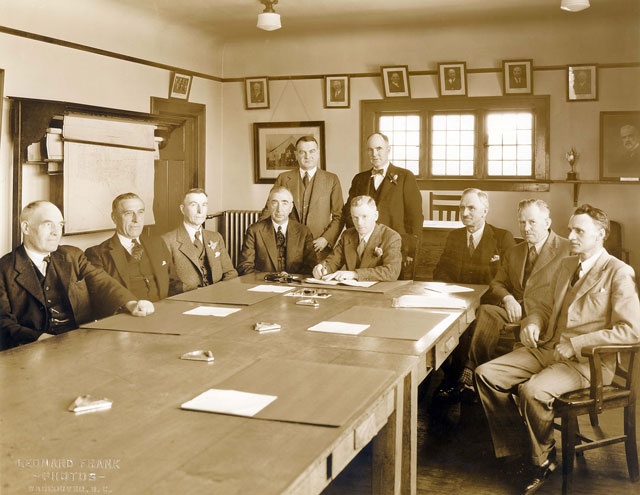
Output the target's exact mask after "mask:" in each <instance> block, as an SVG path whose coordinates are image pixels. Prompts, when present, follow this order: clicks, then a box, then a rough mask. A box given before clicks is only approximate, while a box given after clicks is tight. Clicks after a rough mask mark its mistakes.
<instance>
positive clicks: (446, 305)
mask: <svg viewBox="0 0 640 495" xmlns="http://www.w3.org/2000/svg"><path fill="white" fill-rule="evenodd" d="M391 306H393V307H394V308H442V309H465V308H466V307H467V302H466V301H465V300H464V299H459V298H457V297H452V296H445V295H442V296H441V295H433V296H432V295H415V294H405V295H404V296H400V297H394V298H393V303H392V304H391Z"/></svg>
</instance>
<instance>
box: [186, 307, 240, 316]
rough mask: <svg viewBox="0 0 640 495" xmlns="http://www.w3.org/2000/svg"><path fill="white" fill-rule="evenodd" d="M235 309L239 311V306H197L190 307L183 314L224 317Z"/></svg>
mask: <svg viewBox="0 0 640 495" xmlns="http://www.w3.org/2000/svg"><path fill="white" fill-rule="evenodd" d="M236 311H240V308H221V307H217V306H198V307H197V308H193V309H190V310H189V311H185V312H184V313H182V314H184V315H192V316H218V317H221V318H224V317H225V316H229V315H230V314H233V313H235V312H236Z"/></svg>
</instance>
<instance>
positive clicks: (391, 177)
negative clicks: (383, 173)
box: [387, 174, 398, 184]
mask: <svg viewBox="0 0 640 495" xmlns="http://www.w3.org/2000/svg"><path fill="white" fill-rule="evenodd" d="M387 177H389V181H390V182H391V183H392V184H397V183H398V182H397V181H398V174H393V175H388V176H387Z"/></svg>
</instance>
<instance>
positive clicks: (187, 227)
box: [183, 222, 203, 242]
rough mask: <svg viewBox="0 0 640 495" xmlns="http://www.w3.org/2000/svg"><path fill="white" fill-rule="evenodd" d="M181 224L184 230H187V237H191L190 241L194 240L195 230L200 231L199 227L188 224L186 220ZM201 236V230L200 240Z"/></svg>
mask: <svg viewBox="0 0 640 495" xmlns="http://www.w3.org/2000/svg"><path fill="white" fill-rule="evenodd" d="M183 224H184V228H185V230H186V231H187V234H189V239H191V242H193V241H195V239H196V232H200V229H201V227H198V228H195V227H194V226H193V225H190V224H188V223H187V222H183ZM202 238H203V237H202V232H200V240H202Z"/></svg>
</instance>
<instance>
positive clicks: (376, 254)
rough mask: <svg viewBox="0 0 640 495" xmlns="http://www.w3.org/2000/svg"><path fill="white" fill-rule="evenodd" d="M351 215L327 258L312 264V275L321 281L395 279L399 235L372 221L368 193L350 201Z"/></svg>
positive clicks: (373, 215) (399, 256) (372, 207)
mask: <svg viewBox="0 0 640 495" xmlns="http://www.w3.org/2000/svg"><path fill="white" fill-rule="evenodd" d="M351 218H352V219H353V225H354V227H352V228H350V229H347V230H346V231H345V232H344V234H342V237H341V238H340V240H339V241H338V244H337V245H336V247H335V248H334V250H333V252H332V253H331V254H330V255H329V256H328V257H327V259H326V260H324V262H323V263H320V264H318V265H316V266H315V268H314V269H313V276H314V277H315V278H322V279H323V280H331V279H334V278H335V279H336V280H380V281H385V280H386V281H391V280H397V279H398V275H400V269H401V267H402V254H401V252H400V249H401V244H402V240H401V239H400V234H398V233H397V232H395V231H393V230H391V229H390V228H389V227H387V226H385V225H382V224H378V223H376V220H377V219H378V210H377V209H376V202H375V201H374V200H373V198H371V197H369V196H358V197H357V198H354V199H353V200H352V201H351ZM343 268H346V270H343Z"/></svg>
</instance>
